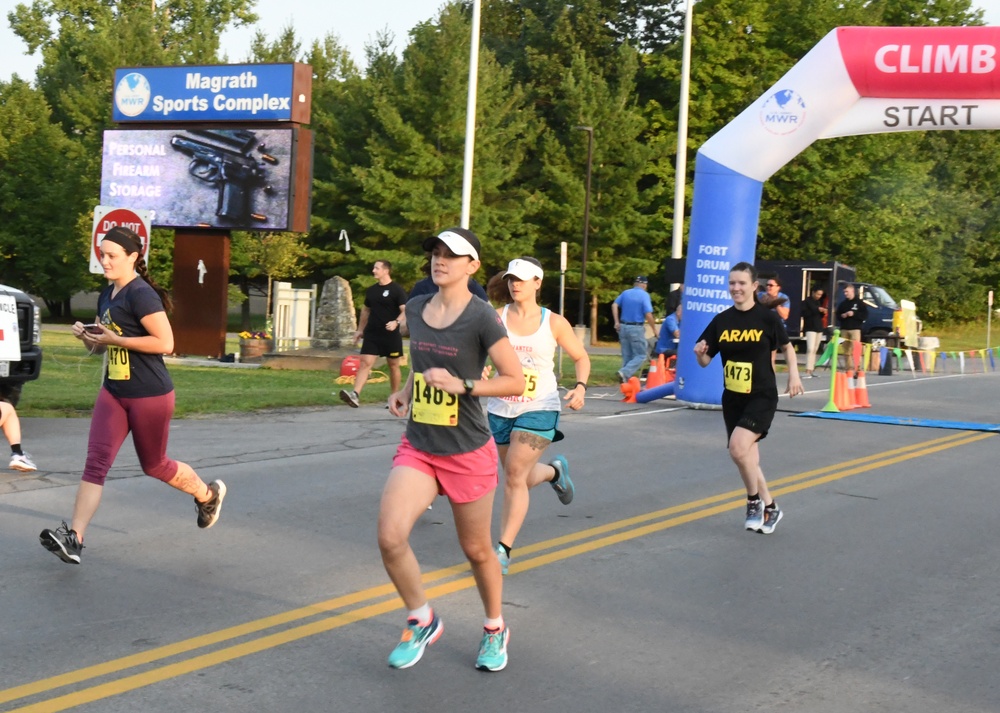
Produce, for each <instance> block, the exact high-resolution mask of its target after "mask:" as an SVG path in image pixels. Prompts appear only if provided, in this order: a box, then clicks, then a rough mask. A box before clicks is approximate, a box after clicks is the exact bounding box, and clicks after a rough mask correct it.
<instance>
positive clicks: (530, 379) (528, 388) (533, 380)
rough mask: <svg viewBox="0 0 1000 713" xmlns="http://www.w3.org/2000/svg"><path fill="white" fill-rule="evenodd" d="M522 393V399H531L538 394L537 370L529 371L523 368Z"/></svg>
mask: <svg viewBox="0 0 1000 713" xmlns="http://www.w3.org/2000/svg"><path fill="white" fill-rule="evenodd" d="M522 370H523V371H524V393H522V394H521V396H522V397H523V398H526V399H529V400H530V399H533V398H535V395H536V394H537V393H538V370H537V369H529V368H527V367H524V368H523V369H522Z"/></svg>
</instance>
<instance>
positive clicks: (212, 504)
mask: <svg viewBox="0 0 1000 713" xmlns="http://www.w3.org/2000/svg"><path fill="white" fill-rule="evenodd" d="M208 489H209V490H211V491H212V493H213V495H212V499H211V500H207V501H206V502H203V503H200V502H198V500H197V499H196V500H195V501H194V504H195V506H197V508H198V527H200V528H202V529H205V528H209V527H211V526H212V525H214V524H215V521H216V520H218V519H219V513H221V512H222V500H223V499H224V498H225V497H226V484H225V483H223V482H222V481H221V480H213V481H212V482H211V483H209V484H208Z"/></svg>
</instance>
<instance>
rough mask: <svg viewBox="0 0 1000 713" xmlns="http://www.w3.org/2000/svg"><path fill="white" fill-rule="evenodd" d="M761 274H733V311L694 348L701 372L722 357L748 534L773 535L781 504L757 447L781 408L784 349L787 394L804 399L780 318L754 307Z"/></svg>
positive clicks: (749, 268) (747, 268) (738, 268)
mask: <svg viewBox="0 0 1000 713" xmlns="http://www.w3.org/2000/svg"><path fill="white" fill-rule="evenodd" d="M757 289H758V283H757V271H756V269H755V268H754V266H753V265H751V264H749V263H746V262H741V263H737V264H736V265H735V266H733V268H732V270H731V271H730V273H729V294H730V295H731V296H732V298H733V306H732V307H730V308H729V309H727V310H725V311H724V312H720V313H719V314H717V315H715V317H714V318H713V319H712V321H711V322H709V324H708V326H707V327H706V328H705V331H704V332H702V334H701V336H700V337H699V338H698V343H697V344H695V346H694V353H695V356H696V357H697V358H698V364H699V365H700V366H703V367H705V366H708V365H709V363H711V361H712V358H713V357H714V356H715V355H716V354H721V355H722V373H723V380H724V389H723V392H722V414H723V417H724V418H725V422H726V433H727V434H728V436H729V457H730V458H732V459H733V462H734V463H735V464H736V467H737V468H738V469H739V471H740V477H741V478H742V479H743V484H744V485H745V486H746V490H747V519H746V529H748V530H754V531H756V532H761V533H763V534H766V535H769V534H771V533H772V532H774V528H775V526H776V525H777V524H778V521H779V520H780V519H781V516H782V513H781V509H780V508H779V507H778V504H777V503H776V502H775V501H774V499H773V498H772V497H771V494H770V492H768V489H767V481H766V480H765V479H764V472H763V471H762V470H761V467H760V451H759V448H758V445H757V442H758V441H760V440H761V439H762V438H764V437H765V436H767V432H768V429H769V428H770V426H771V420H772V419H773V418H774V412H775V411H776V410H777V408H778V386H777V380H776V379H775V376H774V368H773V367H772V365H771V353H772V352H773V351H774V350H775V349H779V348H780V349H782V350H783V351H784V353H785V363H786V364H788V388H787V389H785V393H787V394H789V395H790V396H797V395H799V394H801V393H803V389H802V382H801V380H800V379H799V369H798V364H797V362H796V357H795V348H794V347H793V346H792V344H791V342H789V341H788V335H787V334H786V333H785V327H784V325H783V324H782V322H781V318H780V317H778V315H777V314H776V313H775V312H773V311H772V310H769V309H767V308H765V307H764V306H762V305H760V304H758V303H757V302H756V301H755V296H756V294H757Z"/></svg>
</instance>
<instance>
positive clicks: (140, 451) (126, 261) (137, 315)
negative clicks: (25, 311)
mask: <svg viewBox="0 0 1000 713" xmlns="http://www.w3.org/2000/svg"><path fill="white" fill-rule="evenodd" d="M101 265H102V266H103V267H104V276H105V277H106V278H107V279H108V280H110V281H111V284H110V285H108V286H107V287H106V288H105V289H104V290H103V291H102V292H101V294H100V296H99V297H98V299H97V319H96V320H95V323H94V324H87V325H84V324H82V323H80V322H77V323H76V324H74V325H73V336H75V337H76V338H77V339H79V340H80V341H82V342H83V343H84V344H85V345H86V346H87V349H88V350H89V351H90V353H91V354H102V353H103V354H105V355H106V358H105V367H104V383H103V384H102V386H101V390H100V392H99V393H98V395H97V402H96V403H95V404H94V413H93V416H92V417H91V421H90V439H89V441H88V443H87V462H86V465H85V466H84V470H83V479H82V482H81V483H80V487H79V489H78V490H77V493H76V504H75V505H74V507H73V522H72V524H71V525H67V524H66V523H65V522H64V523H63V524H62V527H59V528H56V529H55V530H42V533H41V535H39V540H40V541H41V543H42V546H43V547H44V548H45V549H47V550H49V551H50V552H52V553H53V554H55V555H56V556H57V557H59V559H61V560H62V561H63V562H69V563H71V564H80V551H81V550H82V549H83V536H84V531H85V530H86V529H87V525H88V524H90V521H91V519H92V518H93V517H94V514H95V513H96V512H97V508H98V506H99V505H100V504H101V495H102V494H103V492H104V481H105V478H106V477H107V474H108V471H109V470H110V469H111V465H112V463H114V460H115V457H116V456H117V455H118V451H119V450H120V449H121V446H122V443H124V442H125V438H126V437H127V436H128V434H129V433H130V432H131V433H132V441H133V443H134V445H135V452H136V454H137V455H138V456H139V464H140V465H141V466H142V470H143V472H144V473H146V474H147V475H150V476H152V477H154V478H156V479H158V480H162V481H163V482H165V483H166V484H167V485H170V486H172V487H174V488H177V489H178V490H182V491H184V492H185V493H188V494H189V495H193V496H194V500H195V504H196V507H197V511H198V527H201V528H206V527H211V526H212V525H214V524H215V522H216V520H218V518H219V512H220V509H221V507H222V499H223V498H224V497H225V496H226V485H225V483H223V482H222V481H221V480H216V481H213V482H212V483H210V484H208V485H206V484H205V482H204V481H203V480H202V479H201V478H199V477H198V474H197V473H195V472H194V469H193V468H191V466H189V465H188V464H187V463H181V462H180V461H175V460H171V459H170V458H168V457H167V435H168V433H169V431H170V418H171V417H172V416H173V413H174V385H173V382H172V381H171V380H170V374H169V373H168V372H167V368H166V366H165V365H164V364H163V355H164V354H169V353H170V352H172V351H173V349H174V333H173V330H172V329H171V327H170V321H169V320H168V319H167V313H166V310H167V309H169V307H170V297H169V296H168V295H167V292H166V290H164V289H163V288H161V287H159V286H158V285H156V283H154V282H153V281H152V280H151V279H150V278H149V276H148V275H147V274H146V261H145V259H144V258H143V256H142V239H141V238H140V237H139V236H138V235H136V233H135V232H133V231H131V230H129V229H127V228H121V227H116V228H112V229H111V230H109V231H108V233H107V234H106V235H105V236H104V238H103V240H102V241H101ZM140 277H141V278H142V279H138V278H140Z"/></svg>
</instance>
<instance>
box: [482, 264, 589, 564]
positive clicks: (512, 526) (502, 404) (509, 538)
mask: <svg viewBox="0 0 1000 713" xmlns="http://www.w3.org/2000/svg"><path fill="white" fill-rule="evenodd" d="M542 275H543V272H542V266H541V263H539V262H538V261H537V260H535V259H534V258H518V259H516V260H512V261H511V262H510V264H509V265H508V266H507V270H506V271H505V272H503V273H502V274H501V275H500V280H499V282H498V283H497V284H496V286H495V290H494V292H493V293H491V294H490V298H491V299H493V300H494V301H495V302H505V303H507V304H505V305H504V306H503V307H501V308H500V309H499V310H497V311H498V312H499V313H500V319H501V321H502V322H503V324H504V327H506V328H507V337H508V339H510V343H511V345H513V347H514V351H515V352H516V353H517V356H518V358H519V359H520V360H521V368H522V369H523V370H524V378H525V389H524V392H523V393H522V394H520V395H518V396H507V397H502V398H490V399H489V401H488V402H487V405H486V410H487V412H488V415H489V420H490V429H491V430H492V431H493V438H494V439H495V440H496V443H497V448H498V450H499V453H500V462H501V463H502V464H503V470H504V498H503V510H502V521H501V528H500V541H499V542H498V543H497V547H496V552H497V557H498V559H499V560H500V566H501V569H502V571H503V573H504V574H507V569H508V567H509V565H510V551H511V548H512V547H513V545H514V539H515V538H516V537H517V533H518V531H519V530H520V529H521V525H522V524H523V523H524V518H525V516H526V515H527V514H528V501H529V495H528V491H529V490H530V489H531V488H534V487H535V486H536V485H540V484H542V483H549V484H550V485H552V488H553V489H554V490H555V491H556V494H557V495H558V496H559V500H560V501H561V502H562V503H563V504H564V505H569V503H570V502H571V501H572V500H573V494H574V487H573V481H572V480H570V477H569V464H568V463H567V461H566V458H565V457H564V456H561V455H557V456H555V458H553V459H552V461H551V462H549V463H548V464H542V463H539V462H538V461H539V459H540V458H541V456H542V453H543V452H544V451H545V449H546V447H547V446H548V445H549V443H551V442H552V440H553V439H554V438H555V436H556V432H557V431H556V426H557V425H558V424H559V411H560V408H561V402H560V399H559V385H558V383H557V382H556V375H555V353H556V347H562V348H563V349H564V350H565V351H566V353H567V354H568V355H569V356H570V358H571V359H572V360H573V366H574V369H575V371H576V384H575V385H574V387H573V388H572V389H571V390H570V391H569V392H568V393H567V394H566V396H564V397H563V399H562V401H566V405H567V406H569V408H571V409H573V410H574V411H575V410H578V409H581V408H583V402H584V396H585V394H586V392H587V379H588V378H589V377H590V357H589V356H587V351H586V350H585V349H584V347H583V344H581V343H580V340H579V339H577V337H576V334H574V332H573V328H572V327H571V326H570V324H569V322H567V321H566V320H565V319H564V318H563V317H562V316H561V315H558V314H554V313H552V311H550V310H548V309H545V308H544V307H542V306H540V305H539V304H538V290H539V289H541V286H542Z"/></svg>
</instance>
